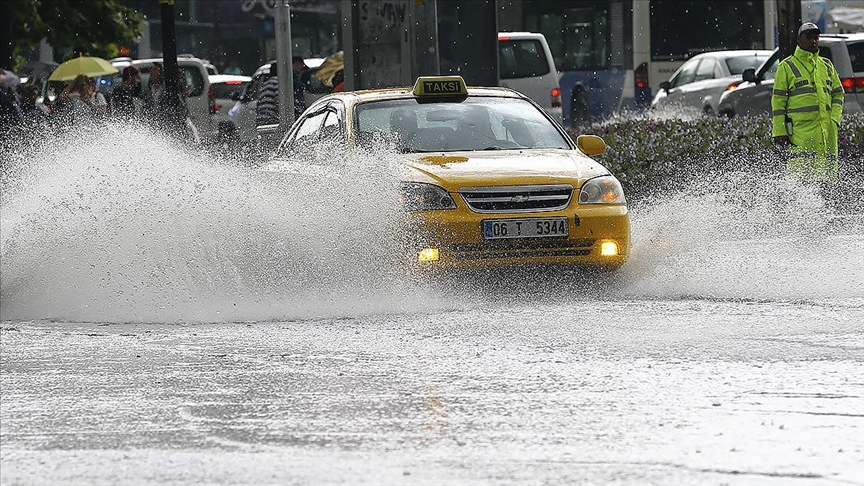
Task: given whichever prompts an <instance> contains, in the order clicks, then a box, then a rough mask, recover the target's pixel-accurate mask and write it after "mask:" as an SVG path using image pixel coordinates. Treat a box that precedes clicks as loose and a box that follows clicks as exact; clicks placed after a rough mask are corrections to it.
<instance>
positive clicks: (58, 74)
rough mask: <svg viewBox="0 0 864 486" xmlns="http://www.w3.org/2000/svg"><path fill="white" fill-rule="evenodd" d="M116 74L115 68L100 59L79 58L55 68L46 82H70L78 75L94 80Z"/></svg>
mask: <svg viewBox="0 0 864 486" xmlns="http://www.w3.org/2000/svg"><path fill="white" fill-rule="evenodd" d="M116 72H117V68H115V67H114V66H112V65H111V63H110V62H108V61H106V60H105V59H102V58H101V57H85V56H81V57H76V58H75V59H70V60H68V61H66V62H64V63H63V64H61V65H59V66H57V69H55V70H54V72H53V73H51V76H49V77H48V81H70V80H73V79H75V78H76V77H77V76H78V75H80V74H83V75H84V76H87V77H88V78H95V77H97V76H105V75H106V74H114V73H116Z"/></svg>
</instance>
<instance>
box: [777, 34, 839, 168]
mask: <svg viewBox="0 0 864 486" xmlns="http://www.w3.org/2000/svg"><path fill="white" fill-rule="evenodd" d="M843 98H844V93H843V86H842V85H841V84H840V77H839V76H838V75H837V70H836V69H834V65H833V64H831V61H829V60H828V59H826V58H824V57H820V56H819V54H818V53H812V52H807V51H805V50H804V49H801V48H800V47H796V48H795V54H793V55H791V56H789V57H787V58H786V59H784V60H782V61H781V62H780V65H779V66H778V67H777V74H776V76H775V78H774V91H773V93H772V96H771V114H772V129H771V132H772V135H773V136H775V137H779V136H782V135H788V136H789V139H790V141H791V142H792V145H793V147H792V151H793V152H797V153H798V154H799V155H802V156H801V157H797V158H796V159H793V160H790V162H789V170H790V172H803V173H808V174H810V175H814V176H817V177H819V176H821V177H820V178H825V177H828V178H834V177H836V173H837V161H836V157H837V135H838V128H839V127H840V118H841V116H842V114H843ZM790 129H791V133H790ZM805 154H806V156H805ZM826 156H831V157H826Z"/></svg>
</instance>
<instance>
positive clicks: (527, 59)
mask: <svg viewBox="0 0 864 486" xmlns="http://www.w3.org/2000/svg"><path fill="white" fill-rule="evenodd" d="M498 73H499V78H500V80H501V86H504V87H505V88H510V89H514V90H516V91H519V92H520V93H522V94H524V95H525V96H527V97H529V98H531V99H532V100H534V101H535V102H536V103H537V104H538V105H540V106H542V107H543V108H544V109H545V110H546V112H547V113H549V114H550V115H551V116H552V118H554V119H555V121H557V122H558V123H561V87H560V85H559V84H558V70H557V69H556V68H555V60H554V59H553V58H552V51H551V50H550V49H549V44H548V43H547V42H546V37H544V36H543V34H539V33H535V32H499V33H498Z"/></svg>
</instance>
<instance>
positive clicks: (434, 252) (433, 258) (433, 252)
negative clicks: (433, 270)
mask: <svg viewBox="0 0 864 486" xmlns="http://www.w3.org/2000/svg"><path fill="white" fill-rule="evenodd" d="M417 261H418V262H437V261H438V248H423V249H422V250H420V252H419V253H417Z"/></svg>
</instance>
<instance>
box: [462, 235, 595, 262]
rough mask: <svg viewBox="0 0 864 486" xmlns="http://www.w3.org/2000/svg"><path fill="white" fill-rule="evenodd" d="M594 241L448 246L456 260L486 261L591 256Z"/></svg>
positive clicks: (501, 242)
mask: <svg viewBox="0 0 864 486" xmlns="http://www.w3.org/2000/svg"><path fill="white" fill-rule="evenodd" d="M595 243H596V241H595V240H589V239H581V240H576V241H572V240H549V239H546V238H538V239H536V241H535V240H530V239H529V240H520V241H519V242H517V241H487V242H485V243H482V244H459V245H450V246H449V247H448V249H449V250H450V251H451V252H452V255H453V258H454V259H456V260H487V259H493V258H527V257H567V256H584V255H589V254H591V248H592V247H593V246H594V244H595Z"/></svg>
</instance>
